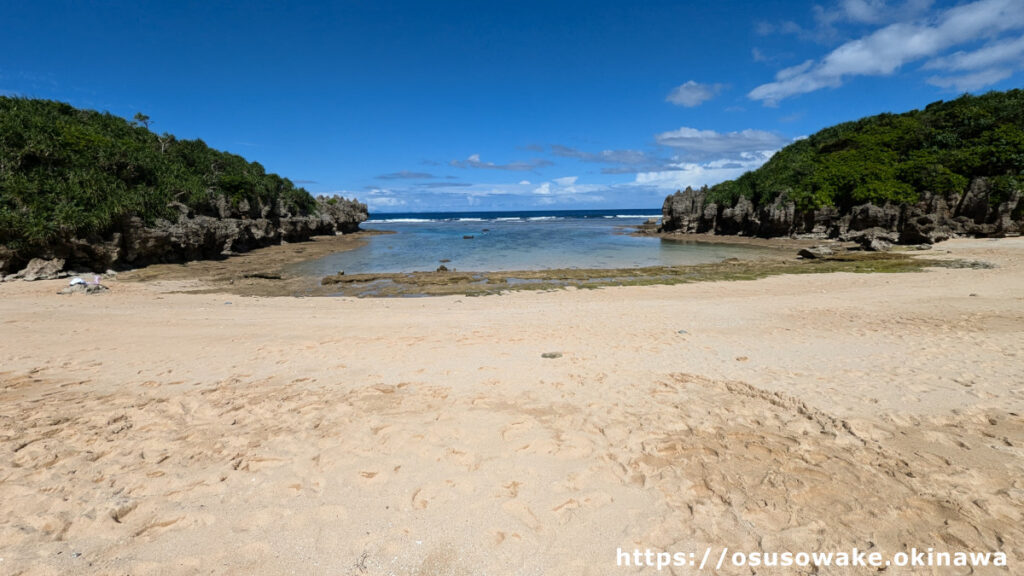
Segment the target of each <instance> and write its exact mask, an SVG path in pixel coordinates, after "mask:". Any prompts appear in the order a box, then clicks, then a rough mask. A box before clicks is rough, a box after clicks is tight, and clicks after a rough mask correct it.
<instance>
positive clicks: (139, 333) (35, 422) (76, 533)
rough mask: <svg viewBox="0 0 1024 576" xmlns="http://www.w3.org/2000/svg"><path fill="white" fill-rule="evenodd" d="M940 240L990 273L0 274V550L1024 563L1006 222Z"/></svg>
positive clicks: (351, 568)
mask: <svg viewBox="0 0 1024 576" xmlns="http://www.w3.org/2000/svg"><path fill="white" fill-rule="evenodd" d="M946 250H949V251H951V254H950V255H949V257H954V256H956V257H963V258H971V259H981V260H985V261H989V262H993V263H996V264H999V268H997V269H993V270H966V269H965V270H949V269H936V270H930V271H927V272H924V273H916V274H899V275H889V274H877V275H852V274H829V275H812V276H807V275H804V276H777V277H772V278H768V279H764V280H758V281H753V282H724V283H705V284H692V285H679V286H653V287H629V288H607V289H601V290H593V291H575V290H569V291H560V292H551V293H530V292H523V293H515V294H510V295H503V296H491V297H482V298H467V297H441V298H417V299H398V300H372V299H367V300H355V299H347V298H345V299H342V298H338V299H330V298H321V299H292V298H242V297H238V296H226V295H216V294H214V295H186V294H174V293H171V292H170V290H171V289H173V288H174V287H175V286H174V284H171V283H159V282H155V283H145V284H134V283H117V282H114V283H113V284H112V288H113V290H112V291H111V292H110V293H108V294H104V295H97V296H73V297H67V296H57V295H55V292H56V290H57V289H59V287H60V286H61V284H63V281H54V282H37V283H21V282H17V283H6V284H2V285H0V454H2V457H0V509H2V510H3V514H2V516H0V558H2V560H0V574H23V573H24V574H69V573H77V574H198V573H204V574H210V573H213V574H291V573H294V574H346V575H347V574H357V575H358V574H422V575H433V574H457V575H463V574H465V575H468V574H474V575H476V574H555V575H574V574H587V575H591V574H593V575H599V574H600V575H604V574H618V573H622V574H629V573H635V572H636V569H635V568H624V567H616V565H615V562H616V555H615V553H616V549H617V548H618V547H622V548H626V549H629V550H632V549H633V548H636V547H639V548H647V547H650V548H656V549H659V550H668V551H673V552H674V551H685V552H688V551H693V550H696V551H698V553H703V551H704V549H705V547H706V546H708V545H713V546H716V547H718V549H720V548H721V547H722V546H728V547H729V548H730V549H731V550H741V551H745V552H753V551H758V550H766V551H784V550H791V551H814V550H841V549H843V548H849V547H852V546H858V547H860V548H861V549H864V548H871V549H873V550H878V551H881V552H883V553H886V554H892V553H895V552H899V551H903V550H905V549H909V548H911V547H917V548H927V547H934V548H935V549H937V550H938V549H942V550H950V551H956V550H973V551H996V550H1002V551H1004V552H1006V553H1007V554H1008V556H1009V562H1010V567H1009V569H1008V570H1007V569H1001V570H991V569H988V570H990V571H986V569H978V570H976V572H975V573H979V574H987V573H995V574H1016V573H1021V571H1024V418H1022V416H1021V415H1022V414H1024V238H1018V239H1005V240H1000V241H988V240H961V241H952V242H948V243H945V244H942V245H941V246H939V247H938V249H937V250H935V251H933V252H944V251H946ZM928 256H929V257H934V256H936V254H934V253H930V254H928ZM228 302H230V303H228ZM679 330H685V331H686V334H680V333H679ZM544 352H561V353H562V354H563V356H562V357H561V358H557V359H543V358H541V354H542V353H544ZM698 560H699V558H698ZM900 570H901V569H897V568H892V569H889V570H887V571H886V572H883V573H884V574H886V575H891V574H903V573H906V574H910V573H913V574H930V573H932V572H931V571H929V569H920V568H918V569H915V570H914V571H910V570H909V569H906V570H907V571H904V572H901V571H900ZM945 570H947V571H942V569H936V570H935V572H934V573H942V574H948V573H961V572H949V571H948V570H949V569H945ZM645 573H654V571H653V570H650V569H648V571H646V572H645ZM663 573H665V574H670V573H672V572H670V571H668V570H665V571H664V572H663ZM675 573H676V574H697V573H698V572H697V571H696V570H695V569H693V568H689V567H688V568H682V569H677V570H676V572H675ZM705 573H708V574H710V573H711V572H710V571H707V572H705ZM718 573H720V574H750V573H751V571H750V570H749V569H731V568H730V569H726V570H722V571H720V572H718ZM757 573H758V574H776V573H777V574H799V573H809V572H808V571H807V570H804V572H800V571H799V570H797V569H785V570H782V569H780V570H779V571H777V572H772V571H770V570H768V571H759V572H757ZM819 573H820V574H859V573H866V572H857V571H856V569H822V570H821V571H819ZM871 573H875V572H873V571H872V572H871Z"/></svg>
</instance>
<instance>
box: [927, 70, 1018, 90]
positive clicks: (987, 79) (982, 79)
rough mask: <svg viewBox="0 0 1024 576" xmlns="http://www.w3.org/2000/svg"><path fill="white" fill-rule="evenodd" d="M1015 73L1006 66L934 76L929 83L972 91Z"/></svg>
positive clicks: (940, 86)
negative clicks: (953, 74)
mask: <svg viewBox="0 0 1024 576" xmlns="http://www.w3.org/2000/svg"><path fill="white" fill-rule="evenodd" d="M1012 75H1013V71H1012V70H1007V69H1005V68H990V69H988V70H982V71H981V72H973V73H971V74H962V75H960V76H932V77H930V78H928V83H929V84H931V85H932V86H938V87H939V88H946V89H947V90H948V89H952V90H955V91H956V92H970V91H972V90H978V89H981V88H984V87H985V86H991V85H992V84H995V83H996V82H999V81H1000V80H1005V79H1007V78H1009V77H1010V76H1012Z"/></svg>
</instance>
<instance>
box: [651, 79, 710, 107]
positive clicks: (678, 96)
mask: <svg viewBox="0 0 1024 576" xmlns="http://www.w3.org/2000/svg"><path fill="white" fill-rule="evenodd" d="M722 88H723V86H722V85H721V84H700V83H698V82H694V81H693V80H690V81H688V82H686V83H685V84H682V85H679V86H676V87H675V88H674V89H673V90H672V91H671V92H669V94H668V96H666V97H665V101H666V102H671V103H673V104H675V105H677V106H685V107H687V108H693V107H694V106H699V105H700V104H701V103H703V102H705V101H707V100H711V99H712V98H714V97H715V96H716V95H718V93H719V92H721V91H722Z"/></svg>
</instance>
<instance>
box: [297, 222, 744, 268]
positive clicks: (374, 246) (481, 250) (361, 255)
mask: <svg viewBox="0 0 1024 576" xmlns="http://www.w3.org/2000/svg"><path fill="white" fill-rule="evenodd" d="M649 218H657V219H660V218H661V211H660V210H659V209H656V208H648V209H636V208H632V209H619V210H545V211H519V212H426V213H424V212H415V213H414V212H408V213H387V214H374V215H372V216H371V217H370V219H369V220H368V221H366V222H364V223H363V224H362V228H364V229H366V230H382V231H391V232H394V234H382V235H377V236H370V237H368V238H367V244H366V245H365V246H363V247H361V248H357V249H355V250H351V251H348V252H339V253H337V254H332V255H330V256H326V257H324V258H320V259H317V260H312V261H309V262H303V263H301V264H298V265H296V267H295V269H294V270H293V271H296V272H299V273H303V274H311V275H318V276H326V275H329V274H335V273H337V272H338V271H342V270H343V271H345V273H346V274H360V273H383V272H413V271H421V270H422V271H430V270H435V269H436V268H437V267H438V266H439V265H441V264H442V263H443V264H444V265H445V266H446V267H448V268H449V269H454V270H461V271H475V272H483V271H507V270H542V269H551V268H633V267H642V266H660V265H687V264H703V263H709V262H719V261H721V260H723V259H725V258H731V257H744V256H747V257H749V256H751V255H754V254H755V253H756V252H758V251H759V249H757V248H750V247H743V246H734V245H720V244H682V243H678V242H670V241H662V240H661V239H658V238H649V237H637V236H631V235H630V233H631V232H633V231H634V227H636V226H638V225H640V224H643V223H644V222H646V221H647V220H648V219H649Z"/></svg>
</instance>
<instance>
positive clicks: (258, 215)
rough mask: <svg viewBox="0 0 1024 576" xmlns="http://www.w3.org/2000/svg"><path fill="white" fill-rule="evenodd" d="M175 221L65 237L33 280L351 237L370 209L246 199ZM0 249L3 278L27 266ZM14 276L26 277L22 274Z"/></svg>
mask: <svg viewBox="0 0 1024 576" xmlns="http://www.w3.org/2000/svg"><path fill="white" fill-rule="evenodd" d="M173 208H175V209H177V211H178V217H177V219H176V220H175V221H171V220H165V219H157V220H156V221H155V222H153V223H151V224H147V223H146V222H144V221H143V220H142V219H140V218H138V217H134V216H133V217H129V218H126V219H124V220H123V221H121V222H119V223H117V225H115V226H114V227H113V228H112V229H111V230H110V232H108V233H107V234H105V235H103V236H97V237H90V238H79V237H70V238H64V239H61V240H59V241H57V242H52V243H50V245H48V246H46V247H45V248H42V249H39V250H35V251H33V253H32V254H31V256H32V258H31V260H32V262H34V263H36V266H37V267H41V266H43V265H44V263H45V266H46V270H44V272H45V273H38V272H37V271H32V273H31V274H30V276H31V277H33V278H38V279H44V278H53V277H56V276H57V275H58V274H59V273H60V272H61V270H65V269H70V270H79V271H82V270H93V271H97V272H102V271H105V270H108V269H118V268H130V267H138V266H146V265H149V264H157V263H167V262H187V261H190V260H205V259H214V258H222V257H224V256H228V255H230V254H234V253H240V252H246V251H249V250H252V249H255V248H261V247H264V246H270V245H272V244H280V243H281V242H301V241H305V240H309V239H310V238H311V237H313V236H322V235H333V234H347V233H350V232H355V231H357V230H359V224H360V223H361V222H363V221H365V220H366V218H367V217H368V213H367V208H366V205H365V204H362V203H360V202H357V201H354V200H346V199H344V198H328V199H324V198H320V199H318V200H317V207H316V210H315V211H312V212H311V213H310V214H306V215H302V214H297V215H293V214H290V213H288V212H285V211H282V210H281V209H279V208H277V207H275V206H250V205H249V204H248V203H247V202H245V201H242V202H240V203H239V204H238V205H237V206H231V205H230V203H228V202H227V201H226V200H225V199H223V198H221V199H220V200H219V201H218V203H217V204H216V205H215V206H213V207H211V208H210V210H208V212H207V213H204V214H197V213H195V212H194V211H193V210H191V209H189V208H188V207H186V206H185V205H184V204H177V203H176V204H174V205H173ZM28 260H30V258H26V257H24V256H20V257H19V255H18V254H17V253H16V252H14V251H13V250H10V249H8V248H5V247H2V246H0V275H3V274H5V273H6V274H11V273H12V272H14V271H15V270H20V269H21V268H22V267H24V266H26V265H27V264H29V262H28ZM12 276H14V277H15V278H18V277H25V274H22V273H19V274H17V275H12Z"/></svg>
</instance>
